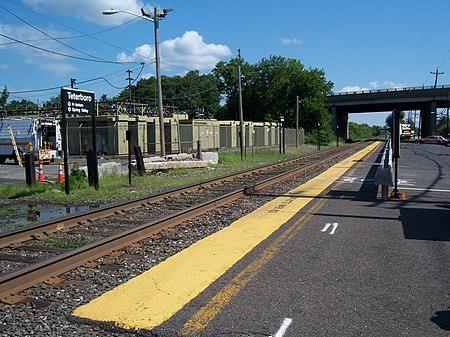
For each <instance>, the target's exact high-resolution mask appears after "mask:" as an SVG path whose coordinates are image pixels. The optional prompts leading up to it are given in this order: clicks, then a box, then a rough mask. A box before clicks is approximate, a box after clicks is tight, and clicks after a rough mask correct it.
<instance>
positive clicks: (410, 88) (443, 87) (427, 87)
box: [327, 85, 450, 96]
mask: <svg viewBox="0 0 450 337" xmlns="http://www.w3.org/2000/svg"><path fill="white" fill-rule="evenodd" d="M424 89H450V85H439V86H436V87H435V86H420V87H401V88H389V89H374V90H350V91H338V92H331V93H330V94H328V95H327V96H343V95H354V94H373V93H379V92H392V91H413V90H424Z"/></svg>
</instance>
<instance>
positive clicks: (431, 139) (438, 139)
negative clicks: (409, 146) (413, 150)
mask: <svg viewBox="0 0 450 337" xmlns="http://www.w3.org/2000/svg"><path fill="white" fill-rule="evenodd" d="M446 141H447V139H445V138H444V137H442V136H428V137H425V138H419V139H417V142H419V143H420V144H424V143H425V144H439V145H443V144H444V143H445V142H446Z"/></svg>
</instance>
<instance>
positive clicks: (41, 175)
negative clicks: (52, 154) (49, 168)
mask: <svg viewBox="0 0 450 337" xmlns="http://www.w3.org/2000/svg"><path fill="white" fill-rule="evenodd" d="M44 180H45V178H44V169H43V167H42V163H39V176H38V181H40V182H43V181H44Z"/></svg>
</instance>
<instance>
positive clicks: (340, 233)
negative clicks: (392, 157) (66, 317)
mask: <svg viewBox="0 0 450 337" xmlns="http://www.w3.org/2000/svg"><path fill="white" fill-rule="evenodd" d="M380 145H381V144H380V143H373V144H370V145H368V146H367V147H366V148H365V149H364V150H362V151H360V152H358V153H356V154H354V155H353V156H351V157H349V158H347V159H346V160H344V161H342V162H340V163H338V164H336V165H334V166H333V167H332V168H330V169H329V170H327V171H325V172H324V173H322V174H320V175H319V176H317V177H316V178H314V179H312V180H310V181H309V182H307V183H305V184H303V185H301V186H299V187H297V188H295V189H293V190H292V191H290V192H289V193H288V194H285V195H282V196H279V197H277V198H276V199H274V200H273V201H271V202H269V203H267V204H265V205H264V206H263V207H261V208H259V209H258V210H256V211H255V212H253V213H250V214H248V215H247V216H245V217H243V218H241V219H239V220H238V221H236V222H235V223H233V224H232V225H230V226H229V227H227V228H225V229H223V230H221V231H219V232H217V233H215V234H213V235H211V236H209V237H207V238H205V239H203V240H201V241H199V242H197V243H195V244H194V245H192V246H191V247H189V248H187V249H185V250H183V251H182V252H180V253H179V254H177V255H175V256H173V257H171V258H169V259H167V260H165V261H164V262H162V263H160V264H159V265H157V266H155V267H153V268H152V269H150V270H148V271H147V272H145V273H143V274H141V275H139V276H137V277H135V278H134V279H132V280H130V281H128V282H127V283H124V284H122V285H121V286H119V287H117V288H115V289H113V290H111V291H110V292H107V293H105V294H103V295H102V296H100V297H98V298H97V299H95V300H93V301H92V302H90V303H88V304H86V305H83V306H81V307H79V308H77V309H76V310H75V311H74V313H73V315H74V316H76V317H80V318H86V319H89V320H93V321H99V322H113V323H114V324H116V325H118V326H120V327H124V328H126V329H133V330H134V329H136V330H140V331H148V334H149V335H152V334H154V335H157V336H222V335H226V336H276V337H281V336H401V335H404V336H448V335H449V331H450V278H449V275H450V179H449V174H450V173H449V172H450V171H449V170H448V168H449V167H450V152H448V150H449V149H448V148H444V147H437V146H434V147H433V145H425V146H424V145H419V144H402V152H401V159H400V162H399V163H400V167H399V180H398V181H399V190H400V191H402V192H405V193H406V195H407V197H406V200H388V201H382V198H381V193H380V192H379V191H378V190H379V189H378V187H377V186H376V185H374V182H373V179H374V175H375V171H376V168H377V166H378V165H379V164H378V162H379V160H380V152H381V146H380ZM445 151H447V154H446V153H445Z"/></svg>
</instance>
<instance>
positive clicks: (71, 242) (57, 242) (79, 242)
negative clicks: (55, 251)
mask: <svg viewBox="0 0 450 337" xmlns="http://www.w3.org/2000/svg"><path fill="white" fill-rule="evenodd" d="M45 241H46V243H47V244H48V245H49V246H50V247H55V248H62V249H75V248H79V247H83V246H85V245H87V244H89V243H92V242H94V240H89V239H85V238H79V237H77V238H74V237H64V236H55V235H51V236H49V237H48V238H46V240H45Z"/></svg>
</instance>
